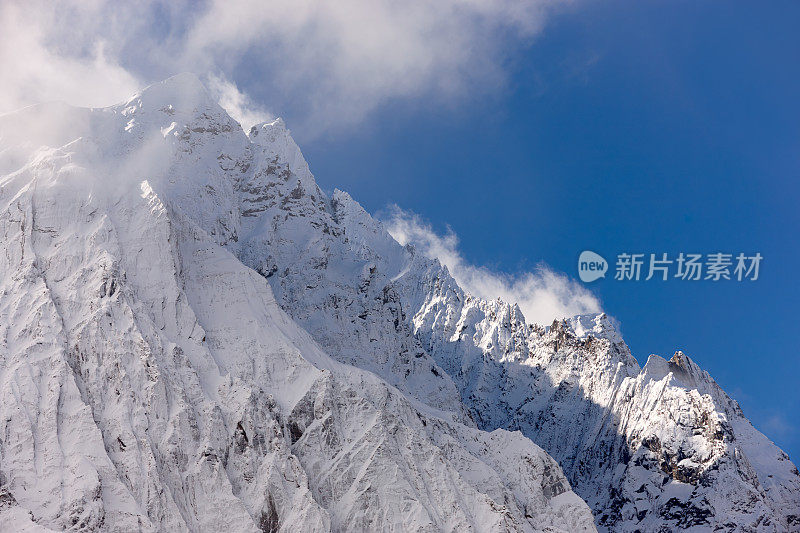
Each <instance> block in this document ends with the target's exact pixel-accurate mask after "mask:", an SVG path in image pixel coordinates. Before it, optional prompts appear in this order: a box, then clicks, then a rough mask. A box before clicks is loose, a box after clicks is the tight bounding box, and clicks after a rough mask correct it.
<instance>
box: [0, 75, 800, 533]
mask: <svg viewBox="0 0 800 533" xmlns="http://www.w3.org/2000/svg"><path fill="white" fill-rule="evenodd" d="M0 176H2V177H0V234H2V236H3V241H2V247H1V248H0V250H2V253H0V356H2V357H1V358H0V395H1V396H0V397H2V402H0V529H2V530H9V531H48V530H70V531H96V530H100V531H139V530H141V531H219V530H228V531H270V532H272V531H330V530H332V531H345V530H346V531H377V530H380V531H594V530H595V528H598V529H600V530H608V531H675V530H691V531H714V530H718V531H759V532H761V531H763V532H780V531H800V475H798V472H797V469H796V468H795V466H794V465H793V464H792V463H791V462H790V460H789V458H788V457H787V456H786V454H784V453H783V452H782V451H781V450H780V449H778V448H777V447H776V446H775V445H774V444H773V443H772V442H770V441H769V439H767V438H766V437H765V436H764V435H762V434H761V433H759V432H758V431H757V430H756V429H754V428H753V426H752V425H751V424H750V423H749V422H748V421H747V419H746V418H745V417H744V415H743V413H742V411H741V409H740V408H739V406H738V405H737V404H736V402H735V401H734V400H732V399H731V398H729V397H728V396H727V395H726V394H725V393H724V392H723V391H722V390H721V389H720V388H719V386H717V384H716V383H715V382H714V381H713V379H712V378H711V377H710V376H709V375H708V374H707V373H706V372H704V371H703V370H701V369H700V368H698V367H697V365H696V364H695V363H693V362H692V361H691V360H690V359H689V357H687V356H686V355H684V354H682V353H680V352H679V353H676V354H675V355H674V356H673V357H672V359H670V360H669V361H667V360H665V359H663V358H661V357H659V356H656V355H653V356H651V357H650V359H649V360H648V362H647V364H646V365H645V367H644V368H640V367H639V365H638V363H637V362H636V360H635V359H634V358H633V357H632V356H631V354H630V351H629V350H628V348H627V346H626V345H625V343H624V341H623V340H622V338H621V336H620V335H619V333H618V329H617V328H616V326H615V324H614V323H613V321H612V320H611V319H610V318H609V317H607V316H606V315H604V314H600V315H584V316H577V317H573V318H572V319H569V320H564V321H557V322H554V323H553V324H552V325H550V326H548V327H543V326H541V325H536V324H528V323H527V322H526V320H525V318H524V317H523V316H522V312H521V311H520V309H519V307H518V306H516V305H514V304H512V303H508V302H503V301H501V300H494V301H487V300H483V299H480V298H477V297H474V296H472V295H470V294H468V293H466V292H465V291H464V290H463V289H462V288H461V287H459V286H458V284H457V283H456V282H455V280H454V279H453V278H452V277H451V276H450V274H449V273H448V271H447V269H446V268H445V267H443V266H442V265H440V264H439V263H438V262H437V261H435V260H430V259H428V258H425V257H424V256H423V255H422V254H420V253H417V252H416V251H415V250H414V248H413V246H406V247H403V246H400V245H399V244H398V243H397V242H396V241H395V240H394V239H392V237H391V236H390V235H389V234H388V233H387V232H386V230H385V228H384V227H383V226H382V225H381V223H380V222H378V221H377V220H375V219H373V218H372V217H371V216H370V215H369V214H368V213H367V212H366V211H364V209H363V208H362V207H361V206H360V205H359V204H358V203H357V202H356V201H355V200H353V199H352V198H351V197H350V196H349V195H348V194H347V193H345V192H342V191H338V190H337V191H335V192H334V193H333V195H332V196H330V197H329V196H327V195H326V194H325V193H323V192H322V191H321V190H320V189H319V187H318V186H317V185H316V183H315V181H314V178H313V176H312V174H311V172H310V171H309V168H308V165H307V164H306V162H305V160H304V158H303V156H302V154H301V152H300V150H299V148H298V147H297V145H296V144H295V143H294V141H293V140H292V138H291V135H290V133H289V131H288V130H287V129H286V126H285V124H284V123H283V121H281V120H280V119H277V120H275V121H272V122H269V123H263V124H259V125H256V126H254V127H253V128H252V129H251V130H250V132H249V134H247V135H246V134H245V132H244V131H242V129H241V127H240V126H239V124H238V123H236V122H235V121H234V120H233V119H231V118H230V117H229V116H228V115H227V114H226V113H225V111H224V110H222V109H221V108H220V107H219V106H218V105H217V104H216V103H215V102H214V101H213V100H212V99H211V98H210V97H209V96H208V94H207V93H206V91H205V89H204V88H203V86H202V85H201V84H200V82H199V81H198V80H197V79H196V78H194V77H193V76H191V75H187V74H183V75H179V76H176V77H173V78H170V79H169V80H166V81H165V82H162V83H159V84H156V85H153V86H151V87H149V88H147V89H145V90H144V91H142V92H141V93H140V94H138V95H136V96H134V97H133V98H132V99H130V100H129V101H128V102H125V103H124V104H120V105H118V106H113V107H110V108H104V109H81V108H71V107H69V106H66V105H63V104H47V105H41V106H34V107H31V108H26V109H24V110H21V111H19V112H16V113H13V114H9V115H5V116H2V117H0ZM534 443H535V444H534ZM539 446H541V448H540V447H539ZM573 491H574V492H573ZM587 504H588V505H587ZM590 509H591V510H590Z"/></svg>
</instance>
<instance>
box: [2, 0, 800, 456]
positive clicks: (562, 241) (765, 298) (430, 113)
mask: <svg viewBox="0 0 800 533" xmlns="http://www.w3.org/2000/svg"><path fill="white" fill-rule="evenodd" d="M799 22H800V3H798V2H796V1H787V0H776V1H773V2H761V3H755V2H743V1H731V2H721V1H719V2H718V1H702V2H688V1H674V2H665V1H650V2H635V1H625V2H623V1H617V0H612V1H602V2H601V1H588V0H576V1H567V2H549V1H543V0H471V1H470V2H462V1H460V0H438V1H437V2H429V1H427V0H407V1H406V2H402V3H399V2H393V1H388V0H369V1H365V0H339V1H338V2H323V3H318V2H314V1H313V0H272V1H271V2H268V3H263V2H260V1H257V0H236V2H235V6H233V7H232V4H231V2H230V1H228V0H204V1H200V2H195V1H192V0H173V1H170V2H164V1H162V0H142V2H137V3H136V4H135V5H134V4H133V3H131V4H130V5H128V4H124V3H123V4H120V3H118V2H112V1H109V0H97V1H96V2H91V3H87V2H76V3H69V2H64V3H59V4H54V3H51V2H47V1H44V0H31V1H30V2H26V3H25V5H24V6H23V5H22V4H17V3H12V2H6V3H0V34H2V35H3V39H0V64H2V65H3V68H4V79H3V82H4V83H2V84H0V113H2V112H5V111H9V110H12V109H15V108H18V107H21V106H22V105H26V104H30V103H33V102H37V101H43V100H54V99H58V100H65V101H67V102H69V103H73V104H77V105H90V106H102V105H110V104H113V103H116V102H118V101H122V100H124V99H125V98H127V97H128V96H129V95H130V94H132V93H133V92H135V91H136V90H138V89H140V88H141V87H143V86H145V85H147V84H149V83H153V82H156V81H159V80H161V79H163V78H166V77H168V76H170V75H172V74H175V73H177V72H182V71H191V72H195V73H197V74H198V75H199V76H201V77H203V78H204V79H205V80H206V81H207V82H208V85H209V88H210V89H211V91H212V92H213V93H214V94H215V95H217V96H218V97H219V99H220V102H221V103H223V105H224V106H225V107H226V108H227V109H228V110H229V111H230V112H231V113H232V114H233V115H234V116H235V117H236V118H237V119H239V120H241V121H242V122H243V123H245V125H249V124H252V123H254V122H257V121H258V120H263V119H267V118H269V117H271V116H274V115H281V116H283V117H284V118H285V120H286V122H287V124H288V125H289V127H290V128H291V129H292V131H293V133H294V134H295V138H296V139H297V140H298V141H299V142H300V144H301V147H302V149H303V152H304V153H305V155H306V157H307V159H308V160H309V162H310V165H311V168H312V171H313V172H314V173H315V175H316V177H317V180H318V182H319V184H320V186H321V187H323V188H324V189H326V190H329V191H330V190H332V189H333V188H334V187H338V188H341V189H344V190H347V191H349V192H350V193H351V194H352V196H353V197H354V198H356V199H357V200H358V201H359V202H361V203H362V205H364V206H365V208H367V210H369V211H370V212H373V213H379V214H380V215H381V216H386V213H391V206H393V205H397V206H400V207H401V208H402V209H405V210H409V211H410V212H413V213H416V214H417V215H419V217H421V219H423V220H424V221H427V223H428V224H429V225H430V228H431V229H432V230H433V231H434V232H436V233H437V234H439V235H442V236H448V235H450V236H451V237H452V235H453V234H455V235H458V237H459V238H460V242H459V243H458V249H457V252H458V254H460V256H459V257H460V260H461V261H462V262H463V263H465V264H468V265H478V266H483V267H485V268H486V269H488V270H485V271H481V272H494V273H506V274H508V275H510V276H512V277H513V276H517V278H516V279H526V278H524V277H520V276H524V274H525V273H527V272H532V271H534V272H535V271H536V268H537V265H539V264H540V263H546V264H547V265H549V266H550V268H552V269H553V270H555V271H556V272H562V273H564V274H567V275H569V276H572V277H577V272H576V262H577V257H578V254H579V253H580V252H581V251H582V250H585V249H591V250H595V251H597V252H599V253H601V254H602V255H604V256H605V257H606V258H607V259H611V260H613V258H614V257H615V256H616V254H618V253H621V252H639V253H646V254H649V253H658V254H660V253H664V252H666V253H669V254H671V255H674V254H677V253H678V252H700V253H704V254H705V253H713V252H718V251H725V252H732V253H738V252H746V253H748V254H749V253H754V252H760V253H761V254H762V255H763V256H764V261H763V264H762V268H761V276H760V279H759V280H758V281H756V282H742V283H736V282H719V283H712V282H695V283H692V282H685V281H677V280H672V281H669V282H657V281H650V282H645V281H639V282H628V283H622V282H615V281H614V280H613V279H611V278H610V277H609V278H608V279H604V280H599V281H597V282H594V283H593V284H591V285H589V286H588V287H589V288H590V289H591V290H592V291H593V292H594V294H595V295H596V297H597V298H598V299H599V300H600V301H601V302H602V307H603V309H604V310H606V311H607V312H608V313H610V314H612V315H613V316H615V317H617V318H618V319H619V320H620V321H621V323H622V331H623V334H624V336H625V339H626V341H627V342H628V344H629V345H630V347H631V349H632V351H633V353H634V355H636V357H637V358H638V359H639V360H640V361H642V362H643V361H644V360H646V358H647V355H648V354H650V353H658V354H661V355H664V356H667V357H669V356H670V355H671V354H672V353H673V352H674V351H675V350H677V349H681V350H683V351H685V352H686V353H687V354H688V355H690V356H691V357H692V358H693V359H694V360H695V361H697V362H698V363H699V364H700V365H701V366H702V367H703V368H705V369H707V370H708V371H709V372H710V373H711V374H712V376H714V377H715V378H716V379H717V381H718V382H719V383H720V384H721V385H722V386H723V388H724V389H725V390H726V391H728V392H729V393H730V394H731V395H732V396H733V397H734V398H735V399H737V400H738V401H739V402H740V404H741V405H742V407H743V409H744V411H745V413H746V414H747V415H748V416H749V417H750V418H751V419H752V421H753V422H754V424H755V425H756V426H757V427H758V428H760V429H761V430H762V431H764V432H765V433H766V434H767V435H768V436H769V437H770V438H772V439H773V440H774V441H775V442H776V443H778V444H779V445H780V446H781V447H783V448H784V449H785V450H786V451H787V452H788V453H789V454H790V455H791V456H792V458H793V459H794V460H795V461H797V460H798V458H800V425H799V424H798V418H800V417H798V416H797V413H798V411H800V394H799V393H798V389H799V388H800V387H798V376H800V356H799V355H798V342H797V341H796V332H795V326H796V325H797V324H798V318H797V317H798V313H797V310H796V307H797V302H798V300H800V285H799V284H798V282H797V278H796V274H795V272H796V270H797V265H798V264H800V246H798V237H797V232H798V229H800V209H798V202H799V201H800V185H798V178H800V102H798V96H797V95H799V94H800V32H798V31H797V27H798V23H799ZM448 242H450V243H451V244H452V243H453V241H452V239H451V240H450V241H448ZM517 287H518V286H516V285H514V286H511V288H510V290H511V291H513V290H515V289H516V288H517Z"/></svg>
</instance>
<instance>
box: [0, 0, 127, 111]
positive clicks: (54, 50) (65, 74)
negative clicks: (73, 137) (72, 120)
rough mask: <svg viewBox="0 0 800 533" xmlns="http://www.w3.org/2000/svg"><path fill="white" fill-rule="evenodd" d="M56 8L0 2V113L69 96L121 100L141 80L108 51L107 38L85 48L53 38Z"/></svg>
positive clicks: (85, 102)
mask: <svg viewBox="0 0 800 533" xmlns="http://www.w3.org/2000/svg"><path fill="white" fill-rule="evenodd" d="M51 25H55V20H54V14H48V13H45V12H42V11H40V10H38V9H36V8H35V6H27V5H22V4H17V3H13V2H9V3H3V4H0V35H2V37H0V65H2V69H3V72H2V83H0V113H4V112H8V111H12V110H14V109H17V108H19V107H22V106H24V105H29V104H33V103H39V102H48V101H56V100H60V101H66V102H68V103H71V104H75V105H81V106H87V107H91V106H95V107H99V106H106V105H111V104H114V103H117V102H118V101H120V100H122V99H124V98H125V97H126V96H128V95H130V94H133V93H134V92H135V91H136V89H138V88H139V85H140V81H139V80H137V79H136V77H135V76H133V75H132V74H131V73H130V72H128V71H127V70H126V69H125V68H123V67H122V66H120V64H119V63H118V62H117V61H116V59H115V58H113V57H109V56H108V54H107V53H106V42H105V41H104V40H103V39H94V40H90V41H87V42H86V43H84V44H85V47H84V48H83V50H82V51H81V53H70V52H68V51H66V50H65V48H67V46H66V43H64V46H62V45H60V44H59V43H57V42H52V40H51V37H52V35H50V33H49V31H48V30H49V26H51Z"/></svg>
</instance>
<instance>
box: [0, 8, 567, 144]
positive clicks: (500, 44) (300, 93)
mask: <svg viewBox="0 0 800 533" xmlns="http://www.w3.org/2000/svg"><path fill="white" fill-rule="evenodd" d="M553 4H554V3H553V2H545V1H544V0H440V1H437V2H429V1H427V0H409V1H407V2H395V1H393V0H340V1H338V2H316V1H312V0H272V1H270V2H262V1H255V0H210V1H208V2H205V3H196V2H189V1H186V0H174V1H171V2H164V1H159V0H144V1H142V2H136V3H125V2H122V3H120V2H112V1H110V0H93V1H90V2H86V1H69V0H67V1H63V2H58V3H51V2H45V1H37V0H30V1H29V2H25V3H21V2H14V1H13V0H12V1H11V2H4V3H3V4H2V5H0V31H1V32H2V35H3V38H2V39H0V60H2V64H3V70H4V72H3V84H1V86H0V112H3V111H9V110H11V109H13V108H16V107H19V106H21V105H25V104H29V103H34V102H37V101H41V100H51V99H62V100H66V101H68V102H69V103H75V104H80V105H87V104H88V105H107V104H109V103H113V102H115V101H119V100H123V99H124V98H126V97H127V96H129V95H130V94H131V92H133V91H134V90H136V89H137V88H139V87H141V86H143V85H146V84H148V83H151V82H154V81H158V80H160V79H163V78H165V77H168V76H169V75H171V74H174V73H177V72H182V71H190V72H195V73H196V74H198V75H200V76H201V77H204V76H205V75H206V74H207V73H214V74H215V75H216V79H217V80H218V81H219V82H220V87H221V88H222V89H223V90H222V91H220V94H221V96H223V97H225V100H224V102H225V104H226V105H228V106H230V109H231V110H232V111H233V112H237V111H242V112H244V111H246V110H251V111H252V110H256V112H255V115H260V114H261V111H263V108H264V107H265V106H266V107H268V108H269V109H274V110H276V111H280V112H291V114H292V115H294V116H295V117H296V118H297V119H298V120H299V121H300V122H302V124H294V125H293V128H294V129H304V130H306V131H310V130H312V129H313V130H316V131H325V130H330V129H332V128H334V129H335V128H340V127H348V126H352V125H354V124H358V123H359V122H360V121H362V120H363V119H364V118H365V117H368V116H369V115H370V114H371V113H373V112H374V111H375V110H377V109H378V108H380V107H381V106H382V105H384V104H386V103H389V102H392V101H394V100H396V99H413V98H420V97H424V99H425V100H426V101H428V100H430V99H434V100H436V99H438V100H439V101H441V102H452V101H459V100H460V99H463V98H465V97H466V95H469V94H476V93H481V92H484V91H492V90H494V89H496V88H498V87H500V86H502V85H503V83H504V80H505V79H506V67H505V65H506V60H507V59H508V57H509V56H511V55H512V54H513V53H514V51H515V50H519V49H520V48H521V47H523V46H525V45H526V44H527V43H529V42H530V39H531V38H532V37H534V36H535V35H536V34H537V33H538V32H539V31H540V30H541V28H542V26H543V24H544V20H545V17H546V12H547V10H548V9H550V6H552V5H553ZM228 84H229V85H228ZM231 89H235V91H233V90H231ZM247 95H249V97H248V96H247ZM240 117H242V118H243V119H245V121H249V120H250V118H252V117H250V116H249V115H247V114H246V113H245V114H240Z"/></svg>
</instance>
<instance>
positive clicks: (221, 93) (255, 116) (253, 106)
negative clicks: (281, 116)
mask: <svg viewBox="0 0 800 533" xmlns="http://www.w3.org/2000/svg"><path fill="white" fill-rule="evenodd" d="M207 83H208V90H209V91H210V92H211V94H212V95H214V96H215V97H216V98H217V100H218V101H219V105H221V106H222V107H223V108H225V110H226V111H227V112H228V114H229V115H230V116H231V117H233V118H234V120H236V121H237V122H238V123H239V124H241V125H242V127H243V128H244V130H245V131H248V130H249V129H250V127H251V126H253V125H255V124H258V123H261V122H266V121H268V120H272V119H274V118H275V116H274V115H273V114H272V113H270V112H269V111H267V109H266V108H265V107H264V106H262V105H259V104H257V103H255V102H253V100H252V99H251V98H250V97H249V96H248V95H246V94H245V93H243V92H242V91H240V90H239V88H238V87H237V86H236V84H235V83H233V82H231V81H229V80H228V79H227V78H225V76H222V75H219V76H218V75H215V74H210V75H209V76H208V78H207Z"/></svg>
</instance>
